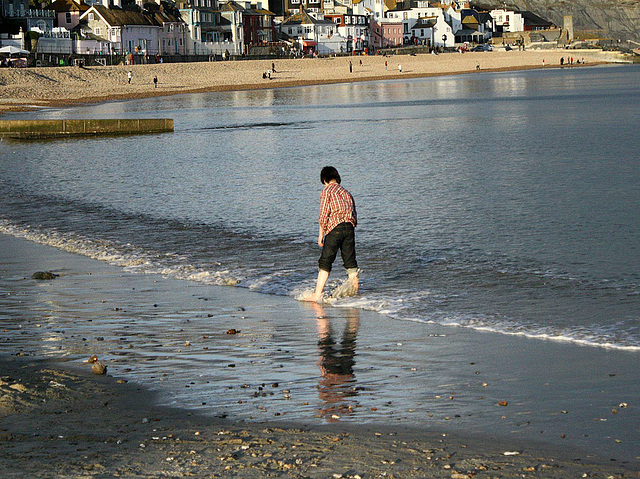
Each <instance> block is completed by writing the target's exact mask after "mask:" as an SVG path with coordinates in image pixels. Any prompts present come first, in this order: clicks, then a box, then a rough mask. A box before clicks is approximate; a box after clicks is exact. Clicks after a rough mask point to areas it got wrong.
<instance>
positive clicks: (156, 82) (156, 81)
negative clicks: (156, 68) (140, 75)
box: [153, 75, 158, 88]
mask: <svg viewBox="0 0 640 479" xmlns="http://www.w3.org/2000/svg"><path fill="white" fill-rule="evenodd" d="M153 87H154V88H158V75H156V76H154V77H153Z"/></svg>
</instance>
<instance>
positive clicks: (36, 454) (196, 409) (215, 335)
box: [0, 235, 640, 479]
mask: <svg viewBox="0 0 640 479" xmlns="http://www.w3.org/2000/svg"><path fill="white" fill-rule="evenodd" d="M0 251H2V252H3V254H2V255H1V256H0V286H1V287H0V291H1V292H2V293H1V295H0V305H1V307H2V310H3V311H4V314H3V317H2V325H1V329H0V476H2V477H43V478H44V477H115V476H118V477H159V476H169V477H186V476H193V477H256V478H257V477H269V476H272V477H313V478H316V477H317V478H327V477H329V478H331V477H358V476H359V477H363V478H369V477H371V478H373V477H430V478H456V479H461V478H464V477H472V476H477V477H487V478H489V477H491V478H515V477H544V478H556V477H557V478H566V477H614V478H622V477H640V476H639V475H638V474H639V472H638V471H639V470H640V469H639V466H638V464H639V459H640V458H638V457H633V455H632V454H630V453H627V454H624V453H623V454H621V456H620V457H618V458H617V459H615V460H613V459H612V458H611V457H610V456H607V455H606V454H603V455H599V454H596V453H594V452H593V451H591V452H588V451H587V450H584V449H582V448H578V447H576V443H571V442H570V440H571V438H572V437H574V438H575V437H576V436H579V433H580V431H581V427H582V426H581V425H580V422H579V420H577V419H576V416H579V415H580V411H577V410H574V409H573V408H572V407H571V406H566V405H567V404H569V403H568V402H566V398H565V397H564V396H562V394H560V393H559V392H556V391H555V390H554V393H553V394H551V395H552V396H553V397H552V399H551V401H552V402H553V403H554V404H555V405H554V406H553V407H556V406H557V408H558V411H557V415H556V416H555V418H554V419H553V421H554V422H558V423H561V426H560V427H561V428H562V429H561V430H562V431H565V432H566V436H567V438H566V441H567V442H566V443H564V444H566V445H564V446H560V447H558V445H557V444H554V443H553V442H549V441H548V439H549V437H548V436H543V435H541V437H540V440H538V441H534V440H531V439H529V437H528V436H524V435H521V434H522V433H521V430H522V429H523V428H524V429H526V428H527V426H524V425H523V422H527V421H528V422H531V423H533V427H536V428H537V427H540V426H539V425H538V424H536V421H537V420H538V419H540V418H539V417H538V416H539V415H542V414H543V413H542V412H540V411H538V410H537V409H533V410H532V409H530V407H531V406H530V405H528V404H518V403H520V402H521V401H522V400H521V399H519V396H518V394H519V392H518V389H519V388H521V387H522V384H523V383H521V382H519V381H518V376H524V378H523V382H524V383H531V387H532V388H535V389H541V388H542V389H544V386H543V385H540V382H539V381H538V380H537V379H536V378H534V377H533V376H532V375H531V374H530V373H529V372H528V371H527V366H526V364H529V363H531V362H532V361H533V359H532V358H534V357H535V355H536V354H539V355H540V357H539V358H538V359H537V361H539V362H540V364H541V368H544V360H543V359H542V358H545V357H546V356H547V355H549V356H553V353H552V352H553V349H554V347H553V345H549V344H548V343H545V342H537V341H535V340H526V339H522V340H521V339H513V340H508V339H505V338H503V337H500V336H497V335H492V334H488V335H483V334H482V333H468V334H467V333H466V332H460V331H458V332H456V331H455V330H456V328H436V329H428V330H427V332H429V331H431V334H426V333H421V334H420V337H419V338H416V337H415V333H416V329H415V327H414V325H412V324H411V323H403V322H399V323H400V324H396V323H398V322H394V321H391V320H388V319H385V318H382V317H380V315H377V314H375V313H367V312H360V313H358V314H359V316H358V317H359V322H360V328H359V331H358V336H357V341H358V349H357V351H358V354H357V355H356V356H355V362H356V367H355V369H354V370H353V374H355V376H356V377H357V379H358V381H357V382H353V381H351V379H353V378H349V379H348V380H347V381H345V380H344V378H343V379H342V380H340V378H336V376H335V375H333V376H332V375H330V374H325V373H323V369H322V366H323V365H325V366H326V363H323V356H322V353H321V352H320V353H319V351H318V344H319V343H318V342H317V337H322V331H323V330H325V329H326V328H327V327H328V326H330V325H331V324H333V325H334V326H336V327H337V326H342V322H341V321H343V320H344V319H345V318H346V319H347V324H348V319H349V314H350V313H349V310H347V311H346V312H345V311H340V310H338V309H336V308H322V309H316V308H313V307H309V308H308V307H307V306H306V305H301V304H300V303H297V302H295V301H294V300H293V299H291V298H281V297H272V296H269V295H261V294H255V293H251V292H248V291H244V290H241V289H240V288H225V287H220V286H208V285H202V284H196V283H192V282H189V281H180V280H170V279H165V278H162V277H160V276H153V275H137V274H132V273H127V272H125V271H123V270H122V269H121V268H119V267H115V266H110V265H108V264H105V263H103V262H100V261H95V260H92V259H89V258H85V257H82V256H77V255H74V254H69V253H66V252H63V251H60V250H58V249H54V248H51V247H49V246H44V245H38V244H34V243H32V242H28V241H26V240H24V239H22V238H15V237H11V236H6V235H0ZM46 269H51V270H53V271H54V272H56V273H58V274H60V276H59V277H57V278H56V279H54V280H52V281H36V280H33V279H31V277H30V276H31V273H32V272H34V271H37V270H46ZM231 328H235V329H236V334H227V332H229V330H230V329H231ZM287 328H288V329H290V330H291V331H293V332H292V333H290V334H289V333H287V332H286V329H287ZM154 329H155V330H154ZM341 329H342V328H341V327H340V330H341ZM305 331H308V332H310V333H312V334H311V337H310V339H309V340H308V341H307V338H306V335H307V333H306V332H305ZM316 331H317V333H316ZM376 331H377V336H376ZM203 332H205V333H206V334H203ZM316 334H318V335H319V336H316ZM412 336H413V337H412ZM381 337H382V338H386V340H385V341H384V342H383V341H381V339H380V338H381ZM479 339H480V340H481V342H482V346H481V348H479V349H481V350H483V351H484V354H485V355H486V356H482V355H480V354H479V353H478V351H475V350H474V348H473V344H475V343H478V342H479ZM412 342H413V344H414V346H415V345H417V346H416V347H418V351H419V350H423V348H424V344H427V343H434V342H437V343H438V346H437V347H438V348H439V349H437V350H431V353H430V355H429V356H428V364H426V365H421V363H420V362H415V365H416V367H414V368H410V367H409V366H411V365H413V364H414V363H413V362H411V361H410V360H408V358H414V359H415V358H416V353H415V352H414V351H413V349H412V345H411V343H412ZM297 346H299V347H297ZM296 347H297V349H296ZM563 350H564V346H563ZM438 351H439V352H438ZM588 352H589V355H590V356H595V361H597V362H598V363H602V369H601V370H596V371H591V372H590V374H593V375H596V376H603V378H604V380H610V381H612V383H611V385H610V386H608V388H609V391H607V394H608V397H607V401H609V402H612V404H613V402H616V403H617V402H619V401H620V398H621V397H625V398H626V399H627V401H628V403H629V407H628V408H624V409H621V408H618V409H619V410H618V411H616V414H612V413H611V410H608V411H603V410H602V408H600V409H597V410H593V409H595V408H597V404H596V403H595V402H594V391H592V390H591V389H590V388H591V387H592V386H591V385H589V384H586V383H583V382H582V381H581V380H580V378H579V376H580V372H579V371H577V370H575V369H574V368H575V365H576V363H580V362H582V363H583V364H584V363H585V361H584V359H583V358H581V356H580V355H581V354H582V352H581V351H580V348H578V349H577V350H575V351H572V350H569V354H567V357H566V358H565V359H566V364H567V365H566V366H565V367H566V368H567V370H568V371H567V372H566V374H567V375H568V376H567V377H571V376H576V377H577V378H578V380H579V381H578V386H576V385H573V384H571V385H569V383H568V381H569V379H567V377H561V378H560V379H558V378H555V374H558V375H562V374H564V373H562V372H558V373H554V372H551V371H547V370H545V371H539V372H538V373H539V374H540V375H541V376H543V377H544V379H543V380H542V381H543V384H544V382H546V383H547V384H550V385H551V387H552V388H555V386H556V381H557V382H559V383H565V384H567V389H570V388H575V387H579V388H583V391H582V392H581V393H580V395H584V398H583V399H582V402H581V405H580V407H582V408H583V409H584V410H585V411H587V412H588V414H587V415H588V421H589V422H593V417H596V416H595V415H597V414H602V415H604V414H605V412H606V414H607V415H606V418H607V421H608V422H603V423H602V424H605V425H606V424H609V425H611V426H613V427H615V428H618V429H620V433H621V435H620V436H616V437H611V438H610V443H611V445H612V446H613V447H614V448H615V447H617V446H620V447H627V448H628V450H633V447H634V446H633V444H629V442H630V441H632V440H633V434H635V433H634V432H633V431H635V428H634V426H633V424H634V421H635V418H636V415H637V414H636V407H635V404H636V403H637V401H636V395H637V394H636V393H632V394H629V395H627V396H623V395H622V393H621V392H620V391H617V392H616V387H615V381H616V380H617V379H615V378H610V377H609V376H610V375H609V374H605V372H612V371H613V372H615V373H616V374H614V375H613V376H616V377H617V378H618V379H620V380H622V377H623V376H624V375H625V374H626V373H625V371H626V368H625V367H623V366H624V365H620V364H616V362H617V363H620V357H622V358H624V357H626V356H624V355H623V356H620V357H618V356H617V353H615V352H606V351H601V350H593V351H591V350H589V351H588ZM92 354H97V355H98V356H99V358H100V359H101V360H102V361H103V362H104V363H105V364H106V365H107V368H108V370H107V373H108V374H107V375H106V376H97V375H94V374H92V373H91V371H90V365H89V364H87V363H86V362H85V361H86V360H87V359H88V358H89V356H91V355H92ZM318 354H320V356H319V359H318ZM512 356H513V357H512ZM572 356H574V357H572ZM271 357H272V358H271ZM492 357H495V362H491V361H490V358H492ZM270 358H271V359H270ZM402 358H405V359H404V360H403V359H402ZM513 358H520V360H521V361H522V364H519V363H517V362H515V360H514V359H513ZM425 359H426V358H425ZM471 359H473V360H474V361H471ZM551 360H552V361H553V359H551ZM232 362H233V364H232ZM465 365H466V366H465ZM500 365H502V366H500ZM232 366H233V367H232ZM319 366H321V367H319ZM584 366H585V368H587V369H588V368H589V367H590V366H589V365H588V364H584ZM500 367H502V369H503V370H502V371H495V370H496V369H500ZM462 369H466V370H468V371H467V372H462V373H461V372H460V370H462ZM557 369H558V370H559V371H560V370H563V369H564V368H557ZM370 370H372V371H373V377H375V378H378V379H375V380H373V381H367V380H366V376H367V371H370ZM414 370H415V371H414ZM614 370H615V371H614ZM489 371H492V374H493V376H489V375H488V372H489ZM516 372H517V374H516ZM460 374H461V375H462V376H463V377H462V378H461V379H460V378H457V375H460ZM629 374H634V373H633V372H630V373H629ZM396 375H399V376H402V377H401V378H400V381H403V382H404V383H406V384H407V385H408V383H413V382H419V381H421V379H420V378H427V377H430V376H433V377H434V379H433V381H435V384H441V385H442V386H439V387H441V388H443V391H455V392H452V393H451V394H452V396H451V397H448V396H447V397H444V394H442V393H441V392H440V391H438V390H437V389H436V388H435V387H434V386H433V385H432V384H431V385H430V383H426V385H425V389H428V390H429V392H430V393H433V394H436V393H438V395H437V396H435V397H433V398H432V399H431V401H432V403H433V404H432V405H431V406H430V407H432V411H433V415H435V416H436V417H434V418H433V419H431V418H429V417H428V416H424V417H422V416H419V417H418V416H416V419H415V420H412V419H411V417H412V414H413V413H412V412H411V410H409V409H407V408H408V406H407V404H410V401H409V402H408V403H407V402H406V401H404V400H403V394H404V393H403V391H402V390H400V391H396V392H394V391H391V394H395V395H394V396H393V401H386V397H385V394H387V393H388V391H385V389H388V388H389V386H385V381H387V380H388V378H390V377H393V376H396ZM488 377H492V379H487V378H488ZM296 378H298V379H296ZM299 378H302V379H299ZM307 378H308V379H307ZM402 378H404V379H402ZM499 378H503V380H502V381H500V380H499ZM485 380H486V381H489V383H488V384H483V383H482V381H485ZM633 380H634V378H632V377H629V378H625V379H624V381H625V382H624V383H623V384H627V382H626V381H629V382H632V381H633ZM378 381H380V384H378V383H377V382H378ZM469 381H474V382H477V383H478V384H477V385H476V386H477V387H476V386H473V385H471V384H468V382H469ZM602 381H603V379H599V380H598V381H597V385H596V386H595V387H596V388H598V387H603V386H602V384H603V382H602ZM341 382H342V383H343V384H342V385H341ZM499 382H504V384H503V385H502V386H500V385H499V384H498V383H499ZM344 384H346V385H347V386H348V387H346V389H345V388H344V387H342V386H343V385H344ZM358 385H360V386H359V387H356V386H358ZM351 386H354V387H351ZM469 388H472V391H471V393H470V394H469V393H465V389H469ZM356 389H357V393H358V394H359V396H358V397H355V398H354V396H353V395H352V393H353V392H356ZM622 389H623V390H624V388H622ZM305 391H306V392H308V396H305V394H306V392H305ZM496 391H498V392H496ZM467 394H468V395H469V396H470V398H469V399H468V401H469V402H471V403H473V404H474V405H475V406H473V407H474V408H476V409H477V408H480V409H481V410H484V415H488V416H489V421H487V418H486V417H483V414H478V413H477V412H474V413H473V414H471V413H470V409H469V404H468V403H467V401H465V400H463V399H462V398H463V397H464V396H465V395H467ZM479 394H482V396H483V397H482V398H480V397H478V395H479ZM523 394H524V395H525V396H528V395H530V394H531V393H530V392H529V391H524V392H523ZM548 394H550V392H549V391H547V392H544V391H543V392H542V395H543V396H545V395H548ZM287 396H290V398H287ZM441 396H442V397H441ZM454 396H455V397H454ZM458 396H460V398H458ZM587 398H590V399H587ZM354 399H357V401H354ZM498 399H502V400H506V401H507V402H508V404H506V405H504V406H503V405H500V404H499V403H498ZM436 403H441V404H443V409H438V407H437V406H436ZM163 404H164V406H163ZM616 406H617V404H616ZM561 407H568V408H569V410H568V411H560V410H559V409H560V408H561ZM417 413H418V411H416V414H417ZM592 414H593V415H594V416H593V417H592V416H591V415H592ZM445 415H446V417H445ZM401 416H403V417H404V418H405V420H400V419H401ZM603 417H604V416H603ZM358 418H362V420H358ZM407 418H408V420H406V419H407ZM456 422H461V423H462V427H459V428H458V429H457V430H455V429H456V428H455V427H453V428H452V427H450V426H449V424H451V425H453V423H456ZM492 422H495V423H496V424H497V423H501V424H507V423H508V424H509V426H508V428H507V430H508V429H513V431H512V432H511V433H506V434H505V433H504V432H503V431H500V430H499V427H496V428H494V427H491V426H490V424H491V423H492ZM362 423H364V425H363V424H362ZM487 424H489V425H487ZM594 424H596V426H597V425H598V424H600V423H594ZM478 426H479V429H478ZM625 426H626V427H629V428H633V431H631V434H632V436H631V437H629V438H627V437H625V436H624V434H623V432H624V428H625ZM614 430H615V429H614ZM551 434H552V435H553V436H554V437H555V438H556V440H559V441H564V440H565V439H560V438H559V436H560V434H559V432H558V431H553V432H551ZM562 435H563V436H564V434H562ZM617 437H621V438H622V440H621V441H620V444H618V443H617V442H616V441H615V439H616V438H617ZM545 440H547V441H545ZM605 441H609V440H607V439H605ZM625 442H626V443H627V444H626V445H625ZM593 448H594V447H593V446H592V447H591V449H593ZM596 448H597V446H596Z"/></svg>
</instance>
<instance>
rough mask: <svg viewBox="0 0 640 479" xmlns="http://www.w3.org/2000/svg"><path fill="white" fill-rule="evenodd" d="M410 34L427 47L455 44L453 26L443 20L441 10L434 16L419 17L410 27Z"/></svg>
mask: <svg viewBox="0 0 640 479" xmlns="http://www.w3.org/2000/svg"><path fill="white" fill-rule="evenodd" d="M411 34H412V36H413V38H415V39H417V40H418V43H421V44H423V45H428V46H429V47H449V48H453V47H454V46H455V40H456V39H455V35H454V33H453V28H452V27H451V25H449V24H448V23H447V22H446V21H445V19H444V14H443V13H442V11H440V14H439V15H437V16H434V17H421V18H419V19H418V20H417V21H416V22H415V23H414V24H413V26H412V27H411Z"/></svg>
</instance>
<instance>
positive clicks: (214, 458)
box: [0, 356, 638, 479]
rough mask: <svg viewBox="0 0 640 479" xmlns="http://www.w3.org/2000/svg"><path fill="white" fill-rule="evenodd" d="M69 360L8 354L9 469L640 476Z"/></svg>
mask: <svg viewBox="0 0 640 479" xmlns="http://www.w3.org/2000/svg"><path fill="white" fill-rule="evenodd" d="M68 366H69V365H68V364H64V363H59V362H55V361H50V360H42V359H36V358H31V357H9V356H3V357H1V358H0V371H2V373H1V375H0V380H1V382H0V398H1V402H0V452H1V454H0V475H1V476H2V477H5V478H9V477H21V478H23V477H33V478H40V477H42V478H45V477H246V478H252V477H255V478H258V477H296V478H297V477H313V478H332V477H345V478H346V477H361V478H373V477H395V478H404V477H407V478H412V477H415V478H418V477H430V478H453V479H461V478H465V477H487V478H489V477H490V478H516V477H518V478H522V477H544V478H568V477H615V478H621V477H638V475H637V473H634V472H633V471H632V470H630V469H628V470H626V469H625V468H624V467H622V466H620V465H615V464H597V463H590V462H589V461H588V460H578V459H577V458H575V457H572V456H569V455H567V454H568V453H569V451H563V452H561V453H560V454H558V455H554V454H553V453H552V452H551V451H549V450H547V451H541V450H536V449H535V448H529V447H527V448H526V449H525V450H522V449H518V448H516V449H513V446H512V447H511V448H509V449H508V448H507V446H505V445H504V444H501V442H500V441H498V440H495V439H488V440H486V441H478V440H477V439H475V440H466V439H462V438H460V437H456V436H452V435H443V434H438V433H434V432H429V433H425V432H418V431H411V430H397V429H394V428H392V427H384V428H372V427H371V426H367V427H364V428H360V429H358V428H357V427H355V426H351V427H348V426H344V425H340V426H338V425H330V426H321V427H304V426H302V427H296V426H291V425H285V426H283V425H281V424H277V423H272V424H268V423H237V422H234V421H233V419H232V418H227V419H220V418H211V417H205V416H200V415H198V414H197V413H192V412H187V411H185V410H181V409H176V408H167V407H159V406H154V405H153V403H154V395H153V394H152V393H150V392H148V391H147V390H145V389H144V388H142V387H140V386H138V385H136V384H134V383H131V382H129V383H125V382H123V380H118V379H116V378H114V377H110V376H95V375H93V374H91V372H90V371H89V368H87V369H86V370H80V369H79V368H78V367H77V366H76V367H72V368H68ZM17 385H20V386H17Z"/></svg>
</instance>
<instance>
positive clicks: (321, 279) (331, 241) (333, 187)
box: [305, 166, 359, 302]
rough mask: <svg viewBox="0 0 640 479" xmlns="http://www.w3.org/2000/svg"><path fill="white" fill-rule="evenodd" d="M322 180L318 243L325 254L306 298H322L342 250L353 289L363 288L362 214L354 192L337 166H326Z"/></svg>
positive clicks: (306, 299)
mask: <svg viewBox="0 0 640 479" xmlns="http://www.w3.org/2000/svg"><path fill="white" fill-rule="evenodd" d="M320 181H321V182H322V184H323V185H324V189H323V190H322V193H321V194H320V215H319V217H318V222H319V223H320V230H319V233H318V245H319V246H321V247H322V254H321V255H320V259H319V260H318V279H317V282H316V289H315V291H314V293H313V295H311V296H309V297H308V298H305V301H315V302H319V301H320V300H321V299H322V292H323V291H324V286H325V284H326V283H327V280H328V279H329V273H330V272H331V267H332V265H333V262H334V261H335V259H336V256H337V254H338V250H340V254H341V256H342V261H343V263H344V268H345V269H346V270H347V276H348V283H349V287H350V292H351V293H352V294H355V293H357V292H358V289H359V278H358V263H357V261H356V239H355V233H354V228H355V227H356V225H357V224H358V215H357V212H356V204H355V201H354V200H353V196H351V193H349V192H348V191H347V190H346V189H345V188H343V187H342V186H341V185H340V183H341V179H340V174H339V173H338V170H336V169H335V168H334V167H333V166H325V167H324V168H322V171H321V172H320Z"/></svg>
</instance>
